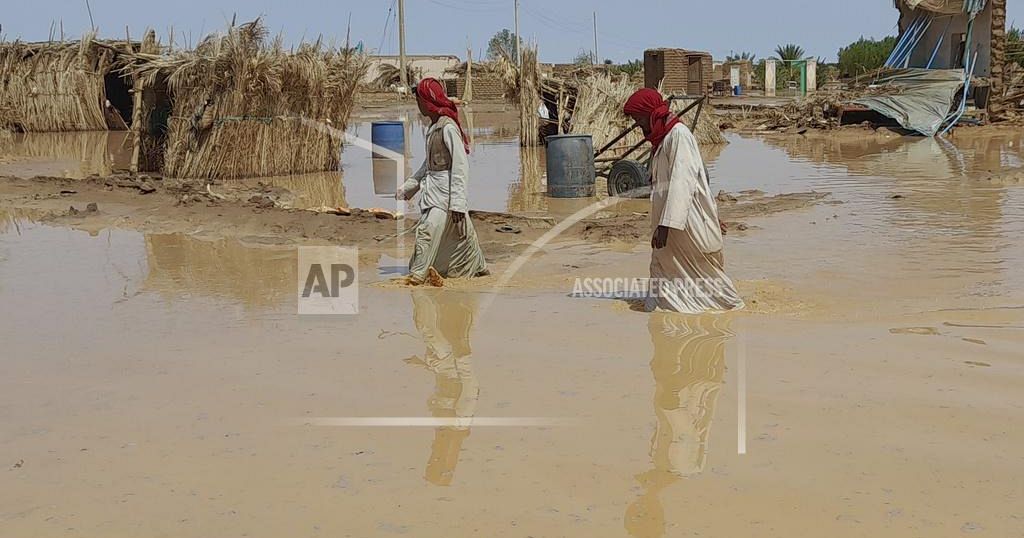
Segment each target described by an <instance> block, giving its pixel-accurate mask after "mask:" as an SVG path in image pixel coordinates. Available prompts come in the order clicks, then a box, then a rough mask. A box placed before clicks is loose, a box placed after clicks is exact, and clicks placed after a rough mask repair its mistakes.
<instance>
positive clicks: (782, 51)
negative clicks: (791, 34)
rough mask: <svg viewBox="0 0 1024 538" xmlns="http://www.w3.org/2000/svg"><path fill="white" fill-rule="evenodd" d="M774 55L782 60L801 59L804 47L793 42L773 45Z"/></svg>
mask: <svg viewBox="0 0 1024 538" xmlns="http://www.w3.org/2000/svg"><path fill="white" fill-rule="evenodd" d="M775 57H776V58H778V59H779V60H782V61H784V62H792V61H794V60H802V59H803V58H804V48H803V47H801V46H800V45H795V44H793V43H790V44H788V45H779V46H777V47H775Z"/></svg>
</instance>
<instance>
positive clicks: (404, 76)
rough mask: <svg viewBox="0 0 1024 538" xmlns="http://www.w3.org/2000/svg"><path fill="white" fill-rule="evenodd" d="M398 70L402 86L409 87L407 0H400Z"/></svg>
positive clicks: (406, 88)
mask: <svg viewBox="0 0 1024 538" xmlns="http://www.w3.org/2000/svg"><path fill="white" fill-rule="evenodd" d="M398 70H399V77H400V80H401V81H402V88H403V89H405V90H408V89H409V75H408V73H406V72H405V0H398Z"/></svg>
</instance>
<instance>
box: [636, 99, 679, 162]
mask: <svg viewBox="0 0 1024 538" xmlns="http://www.w3.org/2000/svg"><path fill="white" fill-rule="evenodd" d="M622 111H623V112H624V113H625V114H626V115H634V114H648V115H650V117H651V134H649V135H647V141H648V142H650V143H651V146H654V151H658V146H661V142H662V140H665V136H666V135H668V132H669V131H671V130H672V127H675V125H676V124H677V123H679V118H677V117H676V116H675V114H673V113H672V111H671V110H669V108H668V103H667V102H665V99H663V98H662V97H661V94H660V93H658V91H657V90H652V89H650V88H643V89H641V90H637V91H636V93H634V94H633V95H631V96H630V97H629V99H628V100H627V101H626V105H625V106H624V107H622Z"/></svg>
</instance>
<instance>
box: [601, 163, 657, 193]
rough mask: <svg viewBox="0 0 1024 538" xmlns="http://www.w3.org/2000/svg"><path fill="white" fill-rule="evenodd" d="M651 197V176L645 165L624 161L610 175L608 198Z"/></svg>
mask: <svg viewBox="0 0 1024 538" xmlns="http://www.w3.org/2000/svg"><path fill="white" fill-rule="evenodd" d="M650 195H651V174H650V172H648V171H647V167H646V166H644V165H643V163H640V162H637V161H631V160H629V159H623V160H621V161H616V162H615V164H613V165H612V170H611V172H609V174H608V196H621V197H624V198H646V197H648V196H650Z"/></svg>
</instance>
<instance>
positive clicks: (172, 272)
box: [143, 234, 297, 308]
mask: <svg viewBox="0 0 1024 538" xmlns="http://www.w3.org/2000/svg"><path fill="white" fill-rule="evenodd" d="M145 240H146V262H147V265H148V266H149V272H148V273H147V275H146V279H145V281H144V282H143V287H144V288H145V289H148V290H153V291H156V292H158V293H160V294H162V295H165V296H167V298H168V299H176V298H178V297H181V296H189V295H197V294H199V295H208V296H213V297H225V298H228V299H231V300H235V301H239V302H240V303H241V304H242V305H244V306H247V307H250V308H257V307H274V306H277V305H280V304H281V303H283V302H285V301H286V300H288V299H290V298H292V297H294V293H295V278H296V276H295V275H296V267H297V266H296V259H295V256H296V251H295V250H294V249H288V250H284V249H275V248H263V247H254V246H247V245H244V244H242V243H240V242H239V241H235V240H228V239H221V240H217V241H204V240H201V239H196V238H193V237H190V236H187V235H183V234H150V235H146V236H145Z"/></svg>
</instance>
